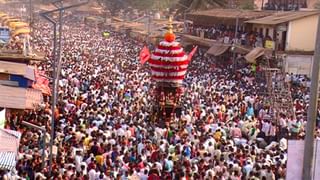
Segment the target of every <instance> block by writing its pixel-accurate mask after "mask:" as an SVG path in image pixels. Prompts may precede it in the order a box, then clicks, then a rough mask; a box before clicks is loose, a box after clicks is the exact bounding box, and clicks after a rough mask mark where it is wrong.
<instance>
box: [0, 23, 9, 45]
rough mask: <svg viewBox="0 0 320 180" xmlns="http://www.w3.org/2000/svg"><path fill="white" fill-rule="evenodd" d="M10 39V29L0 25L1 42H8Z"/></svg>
mask: <svg viewBox="0 0 320 180" xmlns="http://www.w3.org/2000/svg"><path fill="white" fill-rule="evenodd" d="M9 40H10V30H9V28H6V27H0V44H4V43H8V42H9Z"/></svg>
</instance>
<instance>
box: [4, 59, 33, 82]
mask: <svg viewBox="0 0 320 180" xmlns="http://www.w3.org/2000/svg"><path fill="white" fill-rule="evenodd" d="M0 73H5V74H14V75H21V76H23V77H25V78H27V79H30V80H32V81H34V80H35V76H34V69H33V68H32V67H30V66H27V65H26V64H22V63H12V62H6V61H0Z"/></svg>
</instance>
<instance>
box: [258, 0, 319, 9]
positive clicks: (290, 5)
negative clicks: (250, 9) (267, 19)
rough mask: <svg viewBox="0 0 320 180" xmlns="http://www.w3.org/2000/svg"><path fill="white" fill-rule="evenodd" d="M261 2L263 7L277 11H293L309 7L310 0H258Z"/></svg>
mask: <svg viewBox="0 0 320 180" xmlns="http://www.w3.org/2000/svg"><path fill="white" fill-rule="evenodd" d="M256 1H257V2H256V4H258V3H259V4H260V3H261V9H264V10H276V11H292V10H299V9H300V8H307V7H308V8H309V6H308V5H311V4H310V3H309V1H310V0H256ZM312 8H313V7H312Z"/></svg>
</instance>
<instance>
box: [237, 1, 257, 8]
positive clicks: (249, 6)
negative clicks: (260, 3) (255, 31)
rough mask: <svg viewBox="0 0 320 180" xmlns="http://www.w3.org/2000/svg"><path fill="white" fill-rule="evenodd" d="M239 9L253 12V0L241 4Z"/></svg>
mask: <svg viewBox="0 0 320 180" xmlns="http://www.w3.org/2000/svg"><path fill="white" fill-rule="evenodd" d="M239 8H240V9H246V10H254V1H253V0H246V1H245V2H243V3H242V4H241V5H240V7H239Z"/></svg>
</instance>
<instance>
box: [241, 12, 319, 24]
mask: <svg viewBox="0 0 320 180" xmlns="http://www.w3.org/2000/svg"><path fill="white" fill-rule="evenodd" d="M317 14H320V11H314V10H313V11H289V12H277V13H274V14H272V15H270V16H266V17H263V18H259V19H253V20H249V21H246V23H250V24H266V25H277V24H281V23H285V22H289V21H292V20H296V19H300V18H304V17H308V16H312V15H317Z"/></svg>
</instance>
